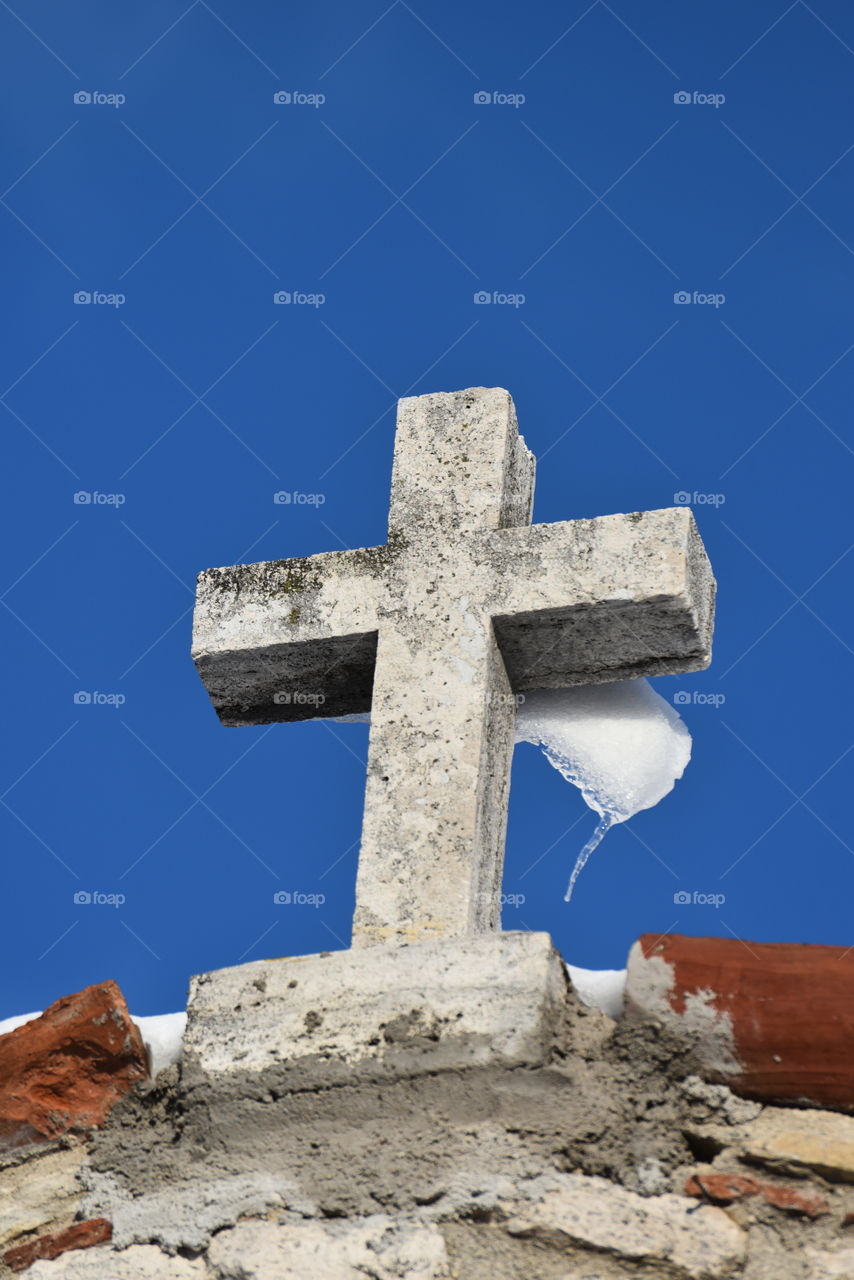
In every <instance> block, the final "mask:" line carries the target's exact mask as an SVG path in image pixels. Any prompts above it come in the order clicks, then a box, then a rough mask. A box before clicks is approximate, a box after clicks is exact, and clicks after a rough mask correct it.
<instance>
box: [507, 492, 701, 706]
mask: <svg viewBox="0 0 854 1280" xmlns="http://www.w3.org/2000/svg"><path fill="white" fill-rule="evenodd" d="M489 542H490V546H491V548H492V554H493V556H494V557H495V559H496V562H497V567H499V568H500V581H501V583H502V584H504V587H503V589H502V591H501V600H500V602H499V603H498V604H497V605H496V606H494V608H493V626H494V628H495V635H496V638H497V640H498V644H499V648H500V650H501V655H502V657H503V659H504V662H505V665H506V667H507V674H508V676H509V679H510V684H511V686H512V688H513V689H514V690H516V691H517V692H522V691H524V690H530V689H543V688H567V687H569V686H571V685H579V684H596V683H601V682H604V681H609V680H625V679H633V678H635V677H638V676H654V675H667V674H670V673H673V672H680V671H698V670H702V669H704V668H705V667H707V666H708V665H709V663H710V661H711V637H712V620H713V612H714V596H715V581H714V577H713V576H712V569H711V565H710V564H709V560H708V557H707V555H706V551H705V548H704V547H703V544H702V542H701V540H700V535H699V533H698V532H697V526H696V524H695V523H694V517H693V515H692V513H691V512H690V511H689V510H687V509H686V508H685V507H668V508H665V509H663V510H660V511H646V512H632V513H631V514H628V515H612V516H600V517H598V518H597V519H595V520H570V521H566V522H564V523H561V524H549V525H534V526H533V527H532V528H530V529H502V530H497V531H495V532H494V533H492V534H490V535H489Z"/></svg>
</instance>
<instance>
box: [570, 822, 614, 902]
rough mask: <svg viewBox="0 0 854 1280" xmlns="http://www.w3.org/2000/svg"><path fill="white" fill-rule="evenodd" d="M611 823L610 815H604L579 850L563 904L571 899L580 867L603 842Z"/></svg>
mask: <svg viewBox="0 0 854 1280" xmlns="http://www.w3.org/2000/svg"><path fill="white" fill-rule="evenodd" d="M613 821H614V819H613V817H612V815H611V814H610V813H606V814H605V815H604V816H603V817H601V818H600V819H599V821H598V823H597V824H596V830H595V831H594V832H593V835H592V836H591V837H590V839H589V840H588V841H587V844H586V845H585V846H584V848H583V849H582V850H581V853H580V854H579V855H578V857H577V858H576V860H575V866H574V867H573V868H572V875H571V876H570V877H569V888H568V889H567V891H566V893H565V895H564V899H563V900H564V902H569V900H570V898H571V897H572V890H573V889H574V888H575V882H576V880H577V879H578V877H579V875H580V874H581V869H582V867H583V866H584V864H585V862H586V861H587V859H588V858H589V857H590V855H591V853H592V852H593V850H594V849H595V848H596V846H597V845H598V844H601V842H602V841H603V840H604V838H605V834H606V832H607V831H608V829H609V827H610V826H611V825H612V823H613Z"/></svg>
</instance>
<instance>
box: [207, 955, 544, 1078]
mask: <svg viewBox="0 0 854 1280" xmlns="http://www.w3.org/2000/svg"><path fill="white" fill-rule="evenodd" d="M567 989H568V983H567V978H566V970H565V967H564V964H563V961H562V960H561V957H560V956H559V955H558V953H557V952H556V951H555V949H554V947H553V945H552V941H551V938H550V937H549V935H548V934H547V933H493V934H484V935H480V936H478V937H472V938H455V939H437V940H431V941H429V942H418V943H413V944H410V945H401V946H385V947H375V948H369V949H366V950H356V951H335V952H324V953H321V954H320V955H313V956H298V957H292V958H289V959H284V960H259V961H254V962H253V963H251V964H244V965H238V966H236V967H235V968H231V969H219V970H215V971H214V972H211V973H204V974H199V975H198V976H196V977H194V978H192V979H191V982H190V999H189V1003H188V1006H187V1030H186V1032H185V1035H184V1067H183V1070H184V1074H185V1077H186V1079H187V1080H188V1082H200V1081H201V1080H202V1079H204V1078H208V1079H211V1078H216V1077H227V1076H231V1075H236V1074H243V1073H246V1072H260V1071H264V1070H266V1069H267V1068H269V1067H280V1068H281V1067H289V1066H293V1067H299V1068H300V1072H299V1074H303V1073H304V1072H305V1070H306V1069H307V1068H308V1079H307V1080H306V1084H308V1082H309V1080H311V1081H312V1082H313V1083H314V1085H315V1086H316V1085H317V1084H318V1083H320V1082H321V1081H322V1082H324V1083H329V1084H332V1083H336V1082H344V1081H346V1082H352V1081H353V1080H354V1079H355V1078H360V1077H361V1078H366V1077H369V1078H378V1079H381V1078H384V1077H389V1076H395V1077H400V1076H401V1075H413V1074H419V1073H422V1072H433V1071H437V1070H445V1069H457V1068H460V1067H473V1066H486V1065H491V1064H501V1065H505V1066H537V1065H541V1064H543V1063H544V1062H546V1061H548V1060H549V1058H550V1057H551V1055H552V1053H553V1050H554V1048H555V1047H556V1045H557V1044H558V1043H559V1040H560V1037H561V1031H562V1026H563V1019H564V1009H565V1002H566V995H567Z"/></svg>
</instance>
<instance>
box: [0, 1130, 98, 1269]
mask: <svg viewBox="0 0 854 1280" xmlns="http://www.w3.org/2000/svg"><path fill="white" fill-rule="evenodd" d="M85 1157H86V1149H85V1147H84V1146H83V1145H82V1144H81V1145H80V1146H74V1147H70V1148H67V1149H65V1150H59V1151H39V1152H38V1153H37V1154H33V1155H32V1156H30V1157H29V1158H24V1159H22V1160H20V1161H18V1162H16V1163H15V1164H12V1165H10V1166H9V1167H8V1168H5V1169H2V1170H0V1246H3V1247H6V1246H8V1245H9V1244H13V1243H14V1242H15V1241H16V1240H18V1239H19V1237H21V1236H24V1235H26V1234H28V1233H29V1232H32V1231H41V1230H44V1228H45V1227H48V1226H50V1225H51V1224H52V1223H56V1222H69V1221H70V1220H71V1219H72V1218H73V1217H74V1215H75V1213H76V1211H77V1209H78V1207H79V1205H80V1203H81V1201H82V1199H83V1188H82V1186H81V1185H80V1183H79V1182H78V1180H77V1173H78V1171H79V1169H80V1167H81V1165H82V1164H83V1161H84V1160H85Z"/></svg>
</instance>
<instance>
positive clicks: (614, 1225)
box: [505, 1174, 747, 1280]
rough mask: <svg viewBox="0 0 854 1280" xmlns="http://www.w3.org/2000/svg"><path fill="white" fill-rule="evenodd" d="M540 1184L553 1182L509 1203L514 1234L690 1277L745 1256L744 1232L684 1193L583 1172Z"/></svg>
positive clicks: (722, 1277) (725, 1274)
mask: <svg viewBox="0 0 854 1280" xmlns="http://www.w3.org/2000/svg"><path fill="white" fill-rule="evenodd" d="M543 1184H544V1185H545V1186H546V1187H547V1188H548V1189H546V1190H544V1191H543V1192H542V1194H539V1195H537V1198H536V1199H532V1200H531V1202H530V1204H524V1203H520V1202H519V1201H517V1202H516V1203H515V1204H514V1205H511V1206H507V1211H508V1213H509V1214H510V1217H509V1218H508V1220H507V1222H506V1223H505V1230H506V1231H508V1232H509V1233H510V1234H511V1235H514V1236H519V1237H522V1238H525V1239H531V1240H538V1241H541V1242H542V1243H543V1244H546V1245H552V1246H557V1247H560V1246H561V1245H562V1244H563V1245H584V1246H586V1247H588V1248H591V1249H601V1250H604V1251H606V1252H608V1253H611V1254H614V1255H616V1256H617V1257H620V1258H625V1259H627V1260H628V1259H631V1260H633V1261H641V1260H642V1261H643V1262H645V1263H661V1264H666V1265H668V1266H669V1267H671V1268H672V1270H673V1274H675V1275H676V1276H680V1277H691V1278H692V1280H730V1277H731V1276H732V1275H733V1273H734V1272H736V1271H737V1270H738V1268H739V1267H740V1265H741V1264H742V1262H743V1260H744V1256H745V1251H746V1247H747V1236H746V1234H745V1233H744V1231H742V1229H741V1228H740V1227H739V1226H737V1225H736V1224H735V1223H734V1222H733V1221H732V1220H731V1219H730V1218H729V1217H728V1216H727V1214H726V1213H725V1212H724V1211H723V1210H722V1209H717V1208H714V1207H712V1206H706V1205H704V1206H702V1207H700V1208H697V1206H696V1204H694V1203H693V1202H692V1201H691V1200H689V1199H687V1198H685V1197H684V1196H677V1195H671V1194H667V1195H661V1196H640V1195H638V1194H637V1193H636V1192H634V1191H627V1190H625V1188H623V1187H618V1186H615V1185H614V1184H613V1183H611V1182H608V1181H607V1180H606V1179H605V1178H599V1177H588V1176H587V1175H584V1174H568V1175H563V1176H559V1177H555V1178H552V1179H548V1180H545V1179H544V1180H543ZM529 1194H531V1195H532V1196H533V1195H535V1194H536V1189H535V1188H534V1187H532V1188H531V1190H530V1192H529Z"/></svg>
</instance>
